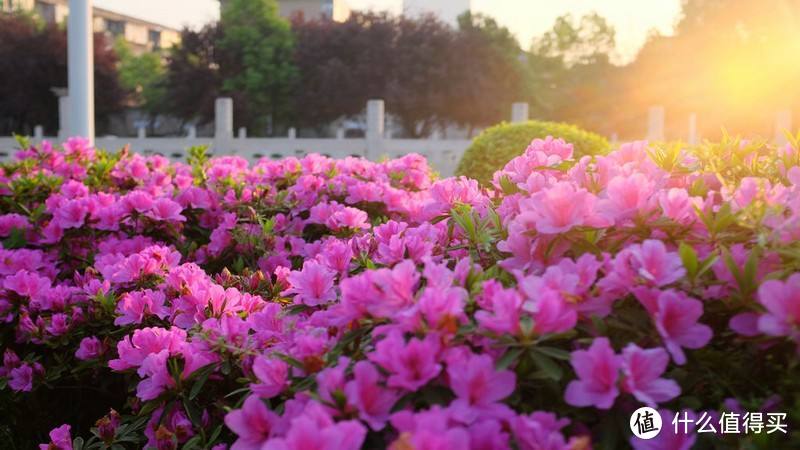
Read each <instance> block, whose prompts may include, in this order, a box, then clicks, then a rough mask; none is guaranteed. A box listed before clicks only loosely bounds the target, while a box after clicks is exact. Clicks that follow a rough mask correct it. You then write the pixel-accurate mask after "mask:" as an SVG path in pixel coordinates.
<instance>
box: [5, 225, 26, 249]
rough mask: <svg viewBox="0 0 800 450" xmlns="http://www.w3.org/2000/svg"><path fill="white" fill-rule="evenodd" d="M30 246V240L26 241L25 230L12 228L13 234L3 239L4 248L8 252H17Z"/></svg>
mask: <svg viewBox="0 0 800 450" xmlns="http://www.w3.org/2000/svg"><path fill="white" fill-rule="evenodd" d="M26 245H28V240H27V239H25V230H21V229H19V228H12V229H11V234H9V236H8V237H7V238H5V239H3V248H5V249H6V250H16V249H19V248H23V247H25V246H26Z"/></svg>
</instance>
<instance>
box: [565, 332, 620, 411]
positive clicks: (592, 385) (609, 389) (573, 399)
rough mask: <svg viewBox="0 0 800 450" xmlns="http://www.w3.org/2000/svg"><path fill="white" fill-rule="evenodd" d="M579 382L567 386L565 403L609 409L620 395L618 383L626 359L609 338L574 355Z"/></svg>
mask: <svg viewBox="0 0 800 450" xmlns="http://www.w3.org/2000/svg"><path fill="white" fill-rule="evenodd" d="M570 362H571V364H572V367H573V368H574V369H575V373H576V374H577V375H578V379H577V380H574V381H571V382H570V383H569V385H567V390H566V392H565V393H564V400H566V402H567V403H569V404H570V405H572V406H595V407H597V408H600V409H609V408H611V405H613V404H614V400H615V399H616V398H617V396H618V395H619V388H618V387H617V380H618V378H619V371H620V368H621V367H622V358H620V357H619V356H617V355H616V354H615V353H614V350H613V349H612V348H611V344H610V343H609V341H608V339H607V338H597V339H595V340H594V341H593V342H592V345H591V346H590V347H589V348H588V349H587V350H578V351H575V352H572V358H571V360H570Z"/></svg>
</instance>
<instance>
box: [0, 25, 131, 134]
mask: <svg viewBox="0 0 800 450" xmlns="http://www.w3.org/2000/svg"><path fill="white" fill-rule="evenodd" d="M117 62H118V60H117V56H116V54H115V53H114V50H113V49H112V48H111V45H109V42H108V41H107V40H106V39H105V36H104V35H103V34H101V33H95V35H94V79H95V98H96V101H95V115H96V126H97V130H98V132H100V133H103V132H105V131H106V130H107V128H108V122H109V119H110V117H111V115H112V114H114V113H116V112H119V111H121V110H122V108H123V106H124V103H123V102H124V99H125V92H124V90H123V87H122V86H121V85H120V83H119V79H118V77H117ZM66 86H67V33H66V30H65V29H64V28H61V27H58V26H56V25H44V24H43V23H42V22H40V21H38V20H37V19H35V18H34V17H33V16H30V15H25V14H13V15H12V14H0V135H10V134H12V133H27V134H32V133H33V127H35V126H36V125H42V126H44V128H45V132H46V133H48V134H50V135H55V134H56V132H57V131H58V98H57V97H56V96H55V94H54V93H53V92H52V90H51V89H52V88H58V87H61V88H63V87H66Z"/></svg>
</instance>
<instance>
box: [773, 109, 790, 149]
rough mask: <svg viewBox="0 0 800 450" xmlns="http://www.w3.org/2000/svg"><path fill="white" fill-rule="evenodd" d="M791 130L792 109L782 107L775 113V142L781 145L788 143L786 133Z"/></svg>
mask: <svg viewBox="0 0 800 450" xmlns="http://www.w3.org/2000/svg"><path fill="white" fill-rule="evenodd" d="M791 132H792V110H790V109H784V110H782V111H779V112H778V114H776V115H775V144H776V145H779V146H783V145H786V144H788V143H789V140H788V139H786V133H791Z"/></svg>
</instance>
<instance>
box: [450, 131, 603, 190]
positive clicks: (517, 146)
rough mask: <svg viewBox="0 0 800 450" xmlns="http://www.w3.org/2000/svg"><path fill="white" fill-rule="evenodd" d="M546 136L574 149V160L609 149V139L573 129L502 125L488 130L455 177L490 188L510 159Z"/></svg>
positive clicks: (468, 154) (471, 148) (460, 166)
mask: <svg viewBox="0 0 800 450" xmlns="http://www.w3.org/2000/svg"><path fill="white" fill-rule="evenodd" d="M547 136H553V137H555V138H561V139H564V140H565V141H567V142H569V143H571V144H572V145H573V146H574V147H575V156H576V157H580V156H584V155H594V154H598V153H605V152H607V151H608V150H609V149H610V145H609V143H608V140H606V138H604V137H602V136H600V135H598V134H594V133H591V132H589V131H585V130H582V129H580V128H578V127H576V126H574V125H569V124H565V123H557V122H542V121H537V120H531V121H528V122H525V123H515V124H509V123H501V124H500V125H496V126H494V127H491V128H488V129H487V130H485V131H484V132H483V133H481V134H480V135H479V136H478V137H477V138H475V140H474V141H473V142H472V145H470V147H469V148H468V149H467V151H466V152H465V153H464V157H463V158H461V162H460V163H459V165H458V169H456V175H464V176H467V177H470V178H474V179H476V180H478V181H480V182H481V184H484V185H488V184H489V183H490V182H491V181H492V175H494V173H495V172H496V171H498V170H500V169H502V168H503V167H504V166H505V165H506V164H507V163H508V162H509V161H511V159H513V158H514V157H516V156H519V155H521V154H522V153H523V152H524V151H525V149H526V148H527V147H528V145H529V144H530V143H531V141H532V140H534V139H536V138H539V139H544V138H545V137H547Z"/></svg>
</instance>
